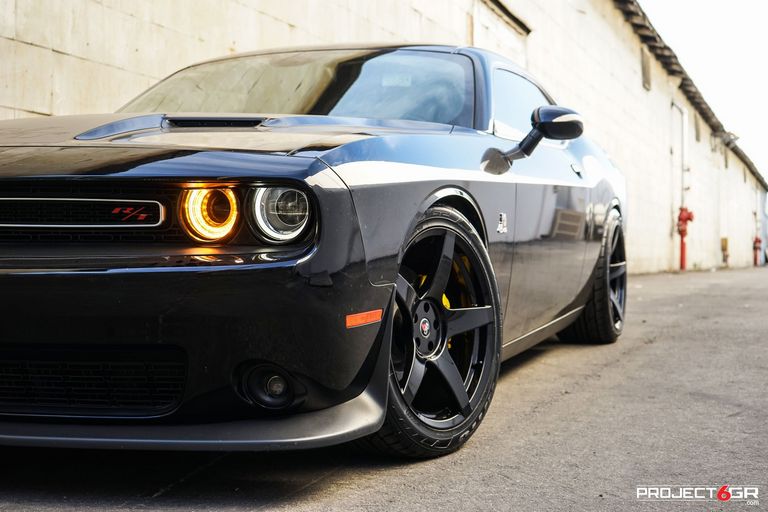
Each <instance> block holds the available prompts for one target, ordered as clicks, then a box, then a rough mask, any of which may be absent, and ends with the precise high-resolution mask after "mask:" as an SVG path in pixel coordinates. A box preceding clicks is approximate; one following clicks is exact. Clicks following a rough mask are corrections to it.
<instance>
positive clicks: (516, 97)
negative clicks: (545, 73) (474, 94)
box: [493, 69, 550, 140]
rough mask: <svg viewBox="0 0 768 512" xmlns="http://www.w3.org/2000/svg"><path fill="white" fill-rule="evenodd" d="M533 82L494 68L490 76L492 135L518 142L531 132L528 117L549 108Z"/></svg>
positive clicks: (529, 118) (542, 94)
mask: <svg viewBox="0 0 768 512" xmlns="http://www.w3.org/2000/svg"><path fill="white" fill-rule="evenodd" d="M549 104H550V103H549V100H547V97H546V96H544V93H542V92H541V90H540V89H539V88H538V87H536V86H535V85H534V84H533V83H531V82H530V81H528V80H526V79H525V78H523V77H522V76H520V75H516V74H515V73H512V72H510V71H504V70H503V69H497V70H496V71H495V72H494V77H493V124H494V126H493V132H494V133H495V134H496V135H498V136H499V137H504V138H507V139H514V140H521V139H522V138H523V137H525V135H526V134H527V133H528V132H529V131H530V130H531V114H532V113H533V111H534V110H535V109H536V108H537V107H541V106H542V105H549Z"/></svg>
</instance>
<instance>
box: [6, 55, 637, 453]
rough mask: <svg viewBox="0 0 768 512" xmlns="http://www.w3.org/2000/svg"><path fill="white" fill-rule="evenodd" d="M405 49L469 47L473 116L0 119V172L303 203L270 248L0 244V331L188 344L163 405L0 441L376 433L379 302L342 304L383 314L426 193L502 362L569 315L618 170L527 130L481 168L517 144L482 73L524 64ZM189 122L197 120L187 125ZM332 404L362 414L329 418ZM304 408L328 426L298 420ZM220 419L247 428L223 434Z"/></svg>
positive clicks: (11, 423) (214, 443) (15, 426)
mask: <svg viewBox="0 0 768 512" xmlns="http://www.w3.org/2000/svg"><path fill="white" fill-rule="evenodd" d="M417 49H418V50H419V51H441V52H459V53H463V54H465V55H466V56H468V57H469V58H470V59H472V62H473V66H474V69H475V79H476V81H475V90H476V94H477V101H476V106H475V121H474V124H475V125H474V126H473V127H458V126H448V125H440V124H431V123H423V122H415V121H386V120H369V119H349V118H333V117H325V116H284V115H271V114H269V115H266V114H265V115H261V114H259V115H256V114H254V115H242V114H238V115H234V114H232V115H223V116H222V115H212V114H200V113H197V114H175V113H174V114H167V115H162V114H150V115H146V116H137V115H136V114H114V115H103V116H74V117H68V118H67V117H59V118H51V119H31V120H17V121H10V122H0V187H2V186H3V183H10V182H14V181H18V180H22V181H28V180H40V181H41V182H58V181H62V180H96V181H100V182H110V183H114V184H117V185H118V186H119V184H120V183H128V182H136V181H140V182H142V183H146V182H161V183H177V184H180V186H183V185H184V184H185V183H187V184H188V183H199V182H211V183H230V184H231V183H234V184H245V185H250V184H270V183H281V184H286V183H288V184H290V183H294V184H297V185H298V186H302V187H305V188H306V189H307V190H309V191H310V193H311V196H312V198H313V201H315V204H316V208H317V213H318V218H319V229H318V232H317V235H316V237H315V238H313V239H312V240H311V242H310V243H308V244H305V245H302V246H300V247H291V248H281V249H280V250H277V249H274V248H269V247H263V246H262V247H259V246H250V245H245V246H243V245H239V246H228V245H223V246H205V247H204V246H200V245H196V244H194V243H190V244H188V245H184V246H181V247H179V246H175V247H166V246H152V245H151V244H150V245H147V246H142V247H121V246H104V247H101V246H100V247H96V248H94V247H82V246H77V247H61V246H56V245H51V246H50V247H45V248H39V247H36V248H32V247H25V246H3V247H0V320H2V321H0V343H22V344H23V343H29V344H35V343H46V344H51V343H53V344H56V343H61V344H64V345H65V344H72V343H77V344H79V345H86V346H87V345H89V344H115V345H121V344H151V345H152V344H161V345H162V344H171V345H174V346H181V347H183V348H184V349H185V350H186V352H187V354H188V357H189V361H190V364H189V368H190V372H191V374H190V378H189V380H188V387H187V389H186V391H185V395H184V401H183V403H182V405H181V406H180V407H179V408H178V410H176V411H173V412H172V413H171V414H168V415H165V416H164V417H162V418H142V419H136V418H133V419H130V420H129V419H125V420H122V421H117V420H114V419H112V420H109V421H106V423H110V424H111V425H110V428H109V429H100V425H98V424H102V423H105V420H103V419H94V420H89V419H88V418H76V419H66V418H61V417H59V418H53V419H52V418H43V419H36V420H34V421H33V420H31V419H30V418H28V417H27V418H18V417H15V418H8V419H7V420H0V442H1V443H8V444H31V445H38V444H39V445H47V446H50V445H61V446H64V445H68V446H114V447H142V448H159V447H167V448H206V449H216V448H220V449H270V448H286V447H295V446H299V445H302V444H303V445H307V446H309V445H311V446H319V445H323V444H331V443H335V442H341V441H344V440H347V439H350V438H352V437H359V436H362V435H365V434H367V433H371V432H373V431H375V430H376V429H377V428H378V427H379V425H380V424H381V421H382V420H383V413H384V409H385V403H386V396H385V395H386V392H385V391H383V390H386V384H387V383H386V374H387V371H384V370H381V365H382V364H383V363H381V361H382V360H383V359H387V358H388V354H389V338H388V332H387V329H388V317H387V316H386V314H385V317H384V321H383V322H381V323H377V324H371V325H367V326H362V327H356V328H353V329H347V328H346V327H345V324H344V319H345V316H346V315H347V314H350V313H356V312H362V311H369V310H374V309H383V310H385V312H388V311H389V310H390V309H389V308H390V306H391V303H392V300H393V292H394V282H395V279H396V276H397V269H398V265H399V262H400V259H401V258H402V251H403V246H404V242H405V241H406V240H407V238H408V236H409V233H410V232H411V230H412V228H413V226H414V225H415V224H416V223H417V222H418V220H419V219H420V218H421V216H422V215H423V214H424V212H425V211H426V210H427V209H428V208H429V207H431V206H433V205H436V204H445V205H450V206H453V207H455V208H457V209H459V210H461V211H462V213H464V215H465V216H467V217H468V218H469V219H470V221H471V222H472V223H473V224H474V226H475V228H476V229H477V230H478V232H479V234H480V236H481V238H482V239H483V240H484V241H485V242H486V243H487V247H488V250H489V253H490V256H491V260H492V263H493V267H494V270H495V273H496V278H497V282H498V287H499V291H500V294H501V299H502V309H503V310H504V313H505V314H504V340H505V345H504V349H503V357H510V356H511V355H514V354H515V353H518V352H519V351H521V350H524V349H525V348H527V347H529V346H530V345H532V344H534V343H536V342H538V341H541V340H542V339H545V338H546V337H547V336H549V335H551V334H553V333H554V332H556V331H557V329H559V328H562V327H563V326H565V325H567V323H568V322H570V321H572V320H573V319H575V317H576V315H577V313H578V311H579V310H580V308H581V307H582V306H583V304H584V301H585V300H586V295H585V293H584V290H585V289H586V288H587V286H588V284H589V283H590V279H591V276H592V272H593V269H594V265H595V262H596V261H597V256H598V252H599V249H600V244H601V242H602V233H603V224H604V219H605V216H606V213H607V212H608V211H609V210H610V209H611V208H621V207H622V205H623V202H624V184H623V178H622V176H621V175H620V173H619V172H618V171H617V170H616V169H615V168H614V166H613V165H612V164H611V163H610V161H609V160H608V159H607V157H606V156H605V155H604V154H603V152H602V151H601V150H600V149H599V148H598V147H597V146H595V145H594V144H593V143H592V142H590V141H589V140H588V139H586V138H585V137H580V138H578V139H575V140H572V141H567V142H554V141H549V140H544V141H542V142H541V143H540V144H539V145H538V147H537V148H536V149H535V151H533V152H532V153H531V154H530V156H529V157H528V158H525V159H519V160H515V161H513V162H512V163H511V165H509V167H508V168H506V169H502V170H501V171H499V169H496V172H492V171H491V170H490V169H489V168H488V154H489V151H491V150H493V151H498V152H506V151H509V150H510V149H511V148H513V147H514V146H515V145H516V144H517V143H518V142H519V141H514V140H509V139H505V138H502V137H500V136H498V135H497V134H495V133H494V131H493V122H492V115H491V113H492V111H493V98H494V97H495V96H496V95H498V94H503V91H494V90H493V89H492V87H493V86H492V84H493V81H492V80H491V79H490V77H491V74H492V73H493V70H494V69H499V68H501V69H507V70H510V71H513V72H515V73H518V74H520V75H521V76H525V77H527V75H525V73H524V72H522V71H521V70H520V69H518V68H517V67H515V66H514V65H513V64H511V63H509V62H508V61H506V60H505V59H502V58H501V57H498V56H496V55H494V54H491V53H488V52H484V51H480V50H475V49H457V48H449V47H418V48H417ZM527 78H529V79H530V77H527ZM222 120H223V121H239V122H229V123H227V122H221V121H222ZM185 121H186V124H185ZM207 121H215V122H213V123H210V125H208V127H204V128H201V127H200V126H205V125H206V122H207ZM190 123H191V124H192V125H193V126H195V123H197V125H196V127H194V128H190V127H189V126H190ZM201 123H202V124H201ZM624 215H626V214H624ZM504 218H506V222H503V219H504ZM252 361H268V362H271V363H275V364H278V365H280V366H281V367H282V368H285V369H286V371H288V372H289V373H290V374H291V375H292V376H293V377H295V379H296V380H297V382H299V383H300V384H301V386H302V387H303V388H306V393H304V394H303V395H302V397H301V400H299V401H298V402H297V403H296V404H295V405H294V406H293V407H291V408H289V409H288V410H287V411H283V412H282V413H280V415H279V417H280V418H281V419H280V420H279V421H278V420H276V419H275V418H274V413H272V412H269V411H264V410H262V409H259V408H258V407H254V406H253V405H250V404H248V403H247V401H244V400H243V399H242V397H241V396H240V395H239V394H238V392H237V386H236V385H233V382H232V381H233V378H235V377H233V375H236V373H237V368H239V367H241V366H242V365H243V364H248V363H250V362H252ZM387 365H388V363H387V364H385V369H386V366H387ZM377 369H378V370H377ZM356 397H357V398H356ZM361 397H363V398H361ZM355 401H357V402H355ZM363 402H364V405H358V406H353V405H350V404H361V403H363ZM356 407H357V408H356ZM350 410H352V411H357V412H355V413H354V414H359V415H361V417H359V418H355V419H349V418H346V417H345V416H346V415H347V414H350V412H349V411H350ZM362 411H365V412H362ZM321 413H322V414H321ZM313 414H315V415H317V414H321V416H314V417H316V418H320V417H322V418H323V420H322V422H323V424H324V425H326V426H327V425H331V426H330V427H328V428H319V427H316V426H313V421H311V420H309V419H308V418H311V417H313V416H311V415H313ZM266 418H271V419H266ZM361 418H362V419H361ZM20 421H22V422H26V423H25V426H24V427H23V428H22V427H20V426H19V425H20V423H19V422H20ZM31 421H32V422H33V423H35V422H36V423H35V425H34V426H31V425H27V424H28V423H30V422H31ZM318 421H319V420H318ZM51 422H52V423H56V426H54V425H48V424H49V423H51ZM231 422H251V423H238V425H239V426H238V427H237V428H236V429H229V428H228V427H227V426H226V425H231ZM260 422H262V423H260ZM197 423H206V424H211V426H210V428H208V429H207V430H206V429H203V430H200V431H199V432H200V434H199V435H197V434H190V432H192V431H191V430H184V429H183V428H182V427H181V426H182V425H190V424H191V425H195V424H197ZM148 425H151V428H150V426H148ZM49 427H50V428H49ZM155 428H156V429H162V428H165V429H166V430H153V429H155ZM315 428H316V429H317V430H316V431H314V430H313V429H315ZM285 429H287V430H285ZM25 430H27V431H28V432H30V434H29V435H24V433H23V432H24V431H25ZM284 430H285V431H286V432H288V431H289V432H290V435H283V434H281V432H283V431H284ZM249 432H250V433H252V434H249ZM228 435H231V439H230V441H231V442H228V441H227V439H226V438H227V436H228Z"/></svg>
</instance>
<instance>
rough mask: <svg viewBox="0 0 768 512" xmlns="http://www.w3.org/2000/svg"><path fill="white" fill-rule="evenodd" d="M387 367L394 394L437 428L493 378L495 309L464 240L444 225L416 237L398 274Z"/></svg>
mask: <svg viewBox="0 0 768 512" xmlns="http://www.w3.org/2000/svg"><path fill="white" fill-rule="evenodd" d="M396 305H397V308H396V312H395V318H394V320H395V324H394V325H395V331H394V333H395V334H394V336H393V343H392V366H393V373H394V377H395V380H396V381H397V385H398V388H399V390H400V393H401V395H402V397H403V399H404V400H405V402H406V404H407V405H408V407H410V409H411V411H413V413H414V414H416V416H418V418H419V419H420V420H421V421H422V422H424V423H425V424H427V425H428V426H430V427H432V428H435V429H449V428H453V427H455V426H457V425H460V424H461V423H462V422H464V421H465V420H466V419H467V418H469V417H470V415H471V414H472V412H473V411H474V410H475V409H477V407H479V406H480V405H481V401H482V400H483V396H484V394H485V393H483V390H485V389H486V388H487V386H488V381H489V379H490V378H492V375H491V374H492V369H491V368H490V367H489V366H490V365H491V362H492V360H493V359H494V357H493V356H494V351H495V350H496V348H495V346H494V345H495V335H496V333H495V329H496V328H495V315H496V313H495V311H494V308H493V302H492V291H491V285H490V283H489V277H488V276H487V275H486V274H485V272H484V271H483V266H482V263H481V261H480V258H479V257H478V255H477V254H476V253H475V251H474V250H472V249H471V247H470V245H469V242H468V241H466V240H465V239H464V238H463V237H462V236H461V235H459V234H458V233H457V232H455V231H453V230H450V229H446V228H429V229H427V230H425V231H423V232H422V233H420V234H419V235H418V236H417V237H416V238H414V239H413V240H412V241H411V243H410V244H409V246H408V249H407V250H406V252H405V255H404V257H403V262H402V264H401V267H400V272H399V274H398V276H397V300H396Z"/></svg>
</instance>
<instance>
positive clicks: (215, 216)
mask: <svg viewBox="0 0 768 512" xmlns="http://www.w3.org/2000/svg"><path fill="white" fill-rule="evenodd" d="M182 216H183V218H184V226H185V227H186V228H187V232H188V233H189V235H190V236H192V238H194V239H196V240H199V241H201V242H217V241H219V240H222V239H224V238H226V237H227V236H228V235H229V234H230V233H232V231H233V230H234V228H235V224H236V223H237V217H238V211H237V197H236V196H235V193H234V192H233V191H232V190H230V189H228V188H196V189H192V190H187V191H185V192H184V196H183V199H182Z"/></svg>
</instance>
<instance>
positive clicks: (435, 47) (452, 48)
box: [193, 43, 522, 71]
mask: <svg viewBox="0 0 768 512" xmlns="http://www.w3.org/2000/svg"><path fill="white" fill-rule="evenodd" d="M378 49H381V50H421V51H429V52H439V53H471V54H474V55H478V56H483V57H484V59H485V60H489V61H504V62H505V63H508V64H509V65H511V66H512V67H514V68H517V69H520V70H521V71H522V69H521V68H520V67H519V66H518V65H517V64H515V63H514V62H512V61H511V60H509V59H507V58H506V57H504V56H502V55H499V54H497V53H494V52H492V51H489V50H484V49H482V48H476V47H471V46H457V45H448V44H434V43H423V44H422V43H347V44H337V45H311V46H286V47H279V48H267V49H264V50H256V51H251V52H243V53H235V54H232V55H227V56H222V57H216V58H213V59H208V60H205V61H202V62H198V63H195V64H193V65H194V66H196V65H198V64H205V63H208V62H218V61H223V60H229V59H238V58H241V57H250V56H255V55H270V54H277V53H294V52H318V51H328V50H378Z"/></svg>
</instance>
